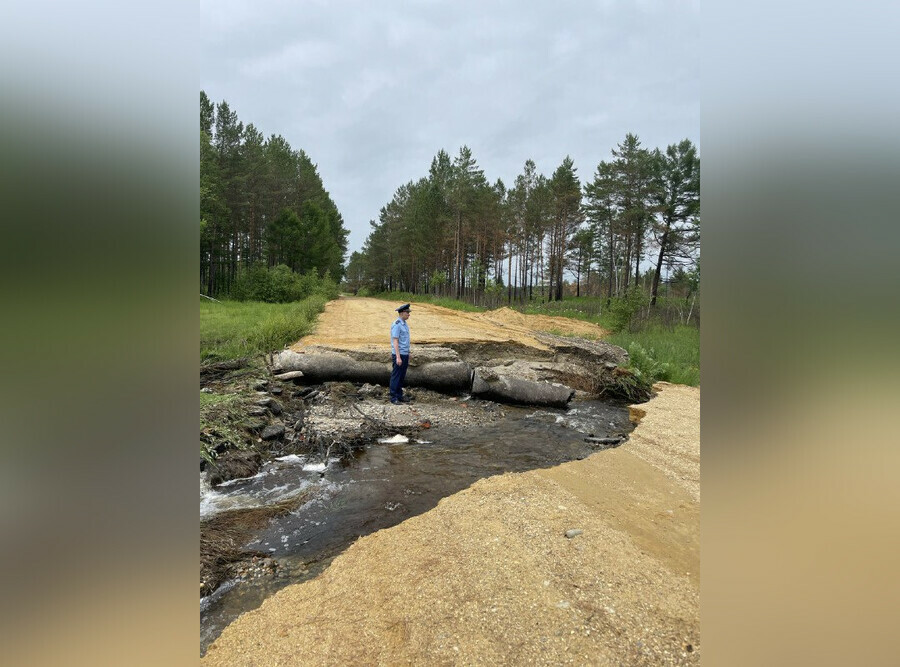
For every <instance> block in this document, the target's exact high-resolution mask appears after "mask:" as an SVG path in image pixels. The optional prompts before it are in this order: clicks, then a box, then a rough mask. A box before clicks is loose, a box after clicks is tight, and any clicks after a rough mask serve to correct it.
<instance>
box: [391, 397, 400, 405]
mask: <svg viewBox="0 0 900 667" xmlns="http://www.w3.org/2000/svg"><path fill="white" fill-rule="evenodd" d="M391 405H400V401H398V400H397V399H396V398H392V399H391Z"/></svg>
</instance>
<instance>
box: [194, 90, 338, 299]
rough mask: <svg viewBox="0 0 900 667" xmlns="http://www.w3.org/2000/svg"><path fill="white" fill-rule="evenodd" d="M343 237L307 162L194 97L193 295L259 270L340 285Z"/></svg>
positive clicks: (280, 141)
mask: <svg viewBox="0 0 900 667" xmlns="http://www.w3.org/2000/svg"><path fill="white" fill-rule="evenodd" d="M346 251H347V230H346V229H345V228H344V223H343V219H342V217H341V214H340V212H339V211H338V209H337V206H336V205H335V203H334V202H333V201H332V199H331V197H330V195H329V194H328V192H327V191H326V190H325V187H324V185H323V184H322V179H321V177H320V176H319V173H318V171H317V169H316V165H314V164H313V163H312V161H311V160H310V158H309V156H308V155H307V154H306V153H305V152H304V151H303V150H300V149H293V148H291V145H290V144H289V143H288V142H287V141H286V140H285V139H284V137H282V136H280V135H275V134H273V135H271V136H270V137H268V138H264V137H263V134H262V132H260V131H259V130H258V129H257V128H256V127H255V126H254V125H253V124H252V123H249V124H247V125H246V126H245V125H244V124H243V123H242V122H241V121H239V120H238V116H237V113H236V112H235V111H233V110H232V109H231V107H230V106H229V105H228V103H227V102H225V101H224V100H223V101H222V102H220V103H218V104H214V103H213V102H212V101H210V99H209V98H208V97H207V95H206V93H205V92H203V91H201V92H200V291H201V293H203V294H207V295H209V296H217V295H220V294H228V293H229V292H230V291H231V290H232V289H233V288H234V287H235V285H236V284H237V281H238V279H239V278H240V277H241V276H242V275H245V274H247V272H248V271H251V270H252V269H257V270H258V269H259V267H274V266H277V265H284V266H287V267H288V268H289V269H291V271H294V272H297V273H308V272H311V271H312V272H314V273H315V274H317V275H318V276H320V277H321V276H326V275H327V276H330V277H331V278H332V279H334V280H340V279H341V278H342V277H343V274H344V256H345V254H346Z"/></svg>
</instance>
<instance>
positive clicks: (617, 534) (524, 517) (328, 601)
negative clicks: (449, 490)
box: [202, 301, 700, 665]
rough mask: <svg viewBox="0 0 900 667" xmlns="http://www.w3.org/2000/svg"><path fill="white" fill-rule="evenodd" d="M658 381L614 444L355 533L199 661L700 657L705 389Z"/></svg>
mask: <svg viewBox="0 0 900 667" xmlns="http://www.w3.org/2000/svg"><path fill="white" fill-rule="evenodd" d="M344 303H346V302H344V301H339V302H337V304H336V305H335V306H334V308H333V309H332V312H334V311H335V310H337V311H340V310H341V308H342V307H343V306H342V304H344ZM376 303H378V304H383V303H384V302H376ZM384 310H385V309H384V307H383V306H380V307H379V313H381V312H383V311H384ZM417 311H419V312H420V313H421V311H425V312H424V316H423V317H420V319H426V318H427V316H428V313H429V312H433V311H431V309H430V308H427V307H423V306H419V307H417V308H415V309H414V311H413V316H412V317H415V316H416V313H417ZM451 312H452V311H451ZM378 319H379V322H378V324H379V326H378V330H379V331H381V330H383V329H384V328H385V326H386V325H385V322H388V321H389V320H390V312H389V311H387V312H385V313H384V315H380V316H379V318H378ZM410 319H411V326H412V318H410ZM458 321H459V322H465V324H458V325H457V324H456V320H454V322H453V324H452V326H456V327H458V328H457V329H456V330H455V331H467V330H472V329H473V328H476V327H474V326H473V325H470V324H468V323H469V322H470V321H472V320H471V319H470V318H459V320H458ZM475 321H476V322H477V319H476V320H475ZM348 325H349V322H348ZM419 326H420V327H421V330H420V331H419V336H421V335H422V332H423V331H422V330H429V328H430V327H431V326H433V325H428V324H427V323H426V324H420V325H419ZM368 328H369V327H368V326H367V327H366V329H368ZM432 331H433V333H431V334H430V335H439V333H440V328H439V327H438V328H435V329H432ZM346 333H347V339H348V340H349V338H350V337H351V336H352V333H351V332H349V331H348V332H346ZM316 335H319V334H318V333H317V334H316ZM445 335H449V334H446V332H445ZM452 335H461V334H459V333H454V334H452ZM328 342H329V343H331V344H334V340H329V341H328ZM367 342H371V341H367ZM657 388H658V391H659V393H658V395H657V396H656V397H655V398H653V399H652V400H651V401H650V402H649V403H644V404H642V405H640V406H635V408H634V409H633V412H632V414H633V416H634V418H635V419H638V418H640V423H639V425H638V426H637V428H636V429H635V431H634V432H633V433H632V435H631V438H630V439H629V440H628V441H627V442H626V443H624V444H623V445H622V446H621V447H619V448H618V449H613V450H607V451H603V452H598V453H596V454H594V455H592V456H590V457H588V458H587V459H584V460H582V461H573V462H570V463H566V464H563V465H561V466H558V467H556V468H552V469H548V470H536V471H531V472H527V473H520V474H506V475H501V476H497V477H492V478H488V479H484V480H481V481H479V482H477V483H476V484H474V485H473V486H472V487H470V488H469V489H466V490H464V491H461V492H459V493H457V494H455V495H453V496H450V497H448V498H445V499H444V500H442V501H441V502H440V503H439V504H438V506H437V507H435V508H434V509H432V510H431V511H429V512H426V513H425V514H422V515H420V516H417V517H414V518H412V519H409V520H407V521H405V522H403V523H401V524H399V525H397V526H395V527H393V528H389V529H387V530H382V531H379V532H377V533H374V534H371V535H368V536H366V537H364V538H361V539H360V540H358V541H357V542H356V543H355V544H353V545H352V546H351V547H350V548H349V549H347V551H345V552H344V553H343V554H342V555H340V556H339V557H338V558H336V559H335V560H334V562H333V563H332V565H331V566H330V567H329V568H328V569H327V570H326V571H325V572H324V573H323V574H322V575H320V576H319V577H318V578H316V579H314V580H312V581H309V582H306V583H304V584H298V585H295V586H290V587H288V588H285V589H283V590H282V591H280V592H279V593H277V594H276V595H274V596H273V597H272V598H270V599H268V600H266V602H265V603H263V605H262V606H261V607H260V608H259V609H257V610H255V611H252V612H248V613H246V614H244V615H242V616H241V617H240V618H239V619H238V620H237V621H235V622H234V623H233V624H232V625H231V626H229V627H228V628H226V630H225V631H224V632H223V633H222V635H221V637H220V638H219V639H218V640H217V641H216V642H215V643H214V644H213V645H212V646H211V647H210V648H209V651H208V653H207V655H206V657H205V658H204V659H203V660H202V664H206V665H289V664H334V665H347V664H379V665H387V664H392V665H393V664H417V665H445V664H485V665H492V664H509V665H518V664H548V665H549V664H552V665H556V664H564V663H574V664H629V665H631V664H640V665H643V664H653V665H655V664H694V663H698V662H699V660H700V650H699V649H700V617H699V584H700V578H699V572H700V546H699V545H700V542H699V538H700V491H699V482H700V434H699V424H700V422H699V415H700V390H699V389H695V388H690V387H683V386H678V385H669V384H661V385H658V387H657ZM572 529H578V530H581V531H582V533H581V534H579V535H577V536H574V537H572V538H567V537H566V536H565V533H566V531H568V530H572Z"/></svg>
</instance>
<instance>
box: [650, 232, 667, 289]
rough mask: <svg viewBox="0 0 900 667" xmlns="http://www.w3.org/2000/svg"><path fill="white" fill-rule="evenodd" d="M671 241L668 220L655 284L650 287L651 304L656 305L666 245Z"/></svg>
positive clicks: (654, 279)
mask: <svg viewBox="0 0 900 667" xmlns="http://www.w3.org/2000/svg"><path fill="white" fill-rule="evenodd" d="M668 241H669V223H668V221H666V231H665V232H663V237H662V241H661V242H660V244H659V258H658V259H657V260H656V273H655V274H654V275H653V286H652V287H651V288H650V305H651V306H655V305H656V293H657V291H658V290H659V275H660V273H661V272H662V265H663V259H664V257H665V254H666V245H667V244H668Z"/></svg>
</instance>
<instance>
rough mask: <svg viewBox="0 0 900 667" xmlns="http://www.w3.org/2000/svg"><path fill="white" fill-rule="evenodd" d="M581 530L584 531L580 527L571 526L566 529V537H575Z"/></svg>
mask: <svg viewBox="0 0 900 667" xmlns="http://www.w3.org/2000/svg"><path fill="white" fill-rule="evenodd" d="M583 532H584V531H583V530H581V528H572V529H571V530H567V531H566V537H568V538H569V539H570V540H571V539H572V538H573V537H577V536H578V535H581V534H582V533H583Z"/></svg>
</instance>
